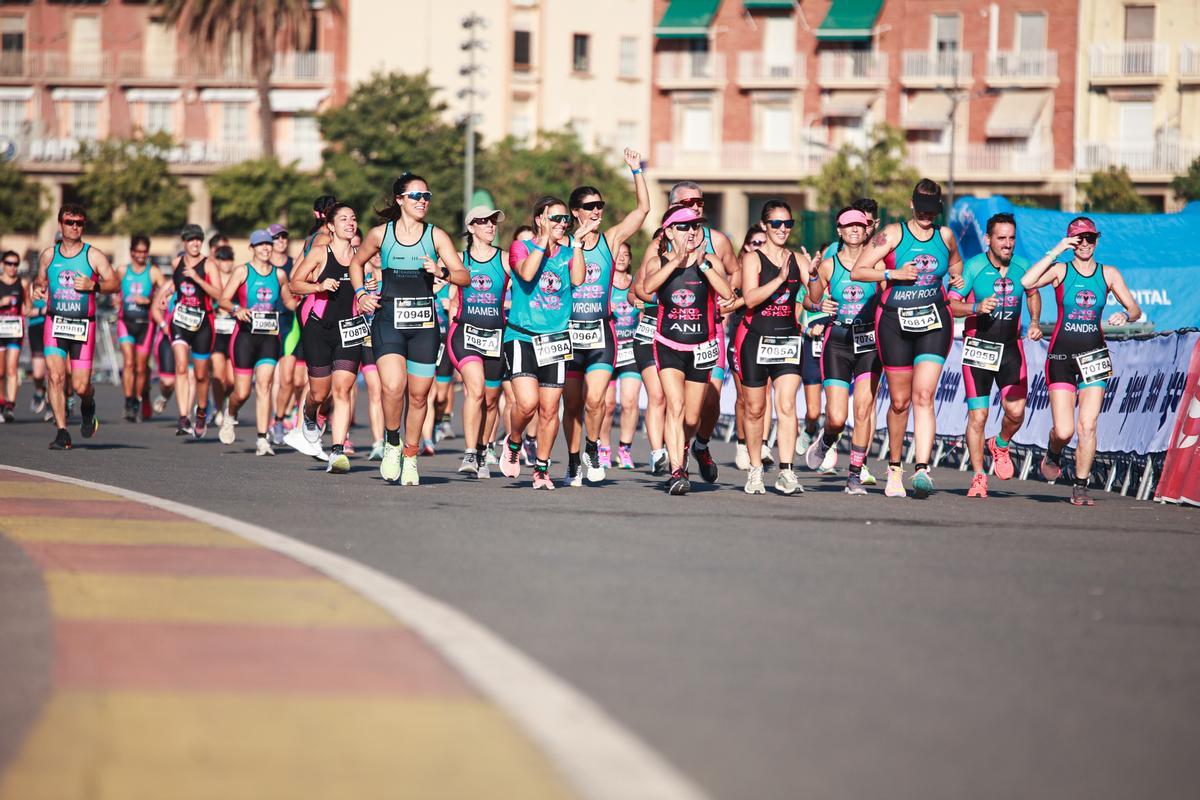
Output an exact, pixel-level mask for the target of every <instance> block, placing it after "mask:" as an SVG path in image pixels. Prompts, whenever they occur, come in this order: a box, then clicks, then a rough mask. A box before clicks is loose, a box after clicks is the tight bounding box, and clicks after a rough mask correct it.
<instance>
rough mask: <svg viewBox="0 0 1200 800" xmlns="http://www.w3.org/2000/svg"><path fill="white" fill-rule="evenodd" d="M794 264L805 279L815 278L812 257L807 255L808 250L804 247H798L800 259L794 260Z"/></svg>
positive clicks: (815, 273) (815, 272)
mask: <svg viewBox="0 0 1200 800" xmlns="http://www.w3.org/2000/svg"><path fill="white" fill-rule="evenodd" d="M796 263H797V265H798V266H799V267H800V271H801V272H802V273H804V276H805V278H806V279H808V280H812V279H813V278H815V277H817V271H816V269H814V268H813V260H812V256H810V255H809V254H808V250H806V249H805V247H804V245H800V258H798V259H796Z"/></svg>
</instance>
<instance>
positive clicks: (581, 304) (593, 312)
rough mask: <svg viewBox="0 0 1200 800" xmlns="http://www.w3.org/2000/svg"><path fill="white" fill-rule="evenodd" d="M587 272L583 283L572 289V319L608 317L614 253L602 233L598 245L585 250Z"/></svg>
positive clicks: (589, 319)
mask: <svg viewBox="0 0 1200 800" xmlns="http://www.w3.org/2000/svg"><path fill="white" fill-rule="evenodd" d="M583 260H584V263H585V265H586V268H587V274H586V276H585V277H584V279H583V283H581V284H579V285H578V286H576V287H574V288H572V289H571V319H573V320H576V321H578V322H588V321H591V320H597V319H608V317H609V316H610V315H611V313H612V311H611V310H610V308H609V297H608V295H609V291H610V290H611V289H612V276H613V255H612V250H610V249H609V247H608V242H607V241H605V239H604V236H603V235H601V236H600V238H599V240H598V241H597V242H596V246H595V247H593V248H592V249H591V250H584V251H583Z"/></svg>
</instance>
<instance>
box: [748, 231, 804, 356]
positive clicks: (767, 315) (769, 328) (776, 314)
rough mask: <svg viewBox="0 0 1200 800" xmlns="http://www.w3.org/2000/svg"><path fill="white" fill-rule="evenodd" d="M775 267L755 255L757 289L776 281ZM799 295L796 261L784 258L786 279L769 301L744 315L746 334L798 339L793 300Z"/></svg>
mask: <svg viewBox="0 0 1200 800" xmlns="http://www.w3.org/2000/svg"><path fill="white" fill-rule="evenodd" d="M779 272H780V270H779V267H777V266H775V264H774V263H773V262H772V261H771V259H769V258H767V257H766V255H765V254H764V253H763V252H762V251H761V250H759V251H758V285H759V286H762V285H763V284H764V283H770V282H771V281H773V280H775V278H777V277H779ZM799 293H800V265H799V264H797V263H796V257H795V256H794V255H793V254H792V253H791V252H789V253H788V254H787V279H786V280H785V281H784V282H783V285H782V286H780V287H779V288H778V289H777V290H776V291H775V295H774V296H773V297H769V298H767V299H766V300H765V301H764V302H762V303H761V304H760V305H757V306H755V307H754V308H751V309H749V310H747V311H746V316H745V319H744V321H743V323H742V324H743V325H745V326H746V327H747V328H749V329H750V330H752V331H754V332H755V333H761V334H765V335H767V336H798V335H799V334H800V326H799V324H798V323H797V322H796V296H797V295H798V294H799Z"/></svg>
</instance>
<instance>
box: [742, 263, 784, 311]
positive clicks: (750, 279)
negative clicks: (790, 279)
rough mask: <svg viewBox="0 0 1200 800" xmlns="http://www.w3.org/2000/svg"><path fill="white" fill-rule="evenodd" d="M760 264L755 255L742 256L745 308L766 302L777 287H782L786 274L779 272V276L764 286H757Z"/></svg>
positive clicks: (777, 289)
mask: <svg viewBox="0 0 1200 800" xmlns="http://www.w3.org/2000/svg"><path fill="white" fill-rule="evenodd" d="M760 266H761V264H760V262H759V259H758V254H757V253H747V254H746V255H744V256H742V270H741V272H742V300H743V301H745V304H746V308H755V307H756V306H760V305H762V304H763V303H764V302H766V301H767V300H768V299H770V297H771V296H772V295H774V294H775V292H777V291H779V287H780V286H783V283H784V280H785V279H786V278H787V273H785V272H784V271H783V270H779V274H778V275H776V276H775V277H774V278H772V279H771V280H769V281H767V282H766V283H764V284H759V282H758V279H759V277H760V272H759V268H760Z"/></svg>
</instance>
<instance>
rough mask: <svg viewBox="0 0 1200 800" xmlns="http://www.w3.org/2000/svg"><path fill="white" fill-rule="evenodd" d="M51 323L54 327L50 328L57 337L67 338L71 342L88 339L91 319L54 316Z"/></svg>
mask: <svg viewBox="0 0 1200 800" xmlns="http://www.w3.org/2000/svg"><path fill="white" fill-rule="evenodd" d="M51 324H52V325H53V327H51V328H50V332H51V334H52V335H53V336H54V338H55V339H66V340H68V341H71V342H86V341H87V340H88V326H89V325H90V324H91V320H87V319H73V318H72V317H54V318H53V319H52V320H51Z"/></svg>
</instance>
